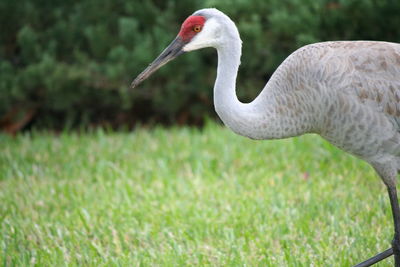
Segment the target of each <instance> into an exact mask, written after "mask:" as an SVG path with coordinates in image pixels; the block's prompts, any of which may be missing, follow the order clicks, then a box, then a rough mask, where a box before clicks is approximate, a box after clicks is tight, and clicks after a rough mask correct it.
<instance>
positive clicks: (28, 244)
mask: <svg viewBox="0 0 400 267" xmlns="http://www.w3.org/2000/svg"><path fill="white" fill-rule="evenodd" d="M0 149H1V150H0V151H1V152H0V265H5V266H33V265H36V266H78V265H79V266H350V265H352V264H355V263H358V262H360V261H362V260H365V259H366V258H368V257H370V256H373V255H374V254H375V253H377V252H380V251H382V250H384V249H387V248H388V247H389V246H390V241H391V238H392V218H391V212H390V206H389V201H388V197H387V195H386V190H385V187H384V185H383V183H382V182H381V181H380V180H379V179H378V178H377V176H376V175H375V174H374V172H373V170H372V168H371V167H369V166H368V165H367V164H366V163H364V162H362V161H360V160H358V159H356V158H354V157H352V156H350V155H348V154H345V153H343V152H341V151H339V150H338V149H336V148H334V147H333V146H331V145H330V144H328V143H327V142H325V141H324V140H322V139H321V138H320V137H318V136H316V135H307V136H303V137H300V138H293V139H287V140H279V141H252V140H248V139H245V138H243V137H240V136H237V135H235V134H233V133H231V132H230V131H229V130H228V129H226V128H224V127H222V126H218V125H216V124H214V123H209V124H208V125H207V126H206V127H205V128H204V129H203V130H198V129H193V128H172V129H164V128H161V127H160V128H155V129H153V130H145V129H139V130H137V131H135V132H132V133H113V132H111V133H107V132H104V131H95V132H93V133H86V134H74V133H72V134H71V133H65V134H61V135H60V136H54V135H53V134H49V133H33V134H24V135H20V136H17V137H16V138H11V137H8V136H4V135H3V136H0ZM392 264H393V261H392V259H390V260H386V261H385V262H383V263H381V264H380V265H377V266H392Z"/></svg>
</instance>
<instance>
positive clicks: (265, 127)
mask: <svg viewBox="0 0 400 267" xmlns="http://www.w3.org/2000/svg"><path fill="white" fill-rule="evenodd" d="M230 38H231V40H230V41H229V42H228V45H225V46H220V47H217V51H218V70H217V79H216V82H215V85H214V106H215V110H216V112H217V114H218V115H219V117H220V118H221V120H222V121H223V122H224V124H225V125H226V126H228V127H229V128H230V129H231V130H232V131H234V132H235V133H237V134H239V135H243V136H246V137H249V138H252V139H280V138H287V137H292V136H297V135H301V134H303V133H306V132H310V131H311V129H312V125H309V122H307V120H305V119H304V118H303V115H302V114H297V115H296V114H294V113H293V112H292V111H291V110H288V109H287V108H286V107H285V103H287V101H289V99H288V98H289V97H290V96H288V94H286V93H284V92H285V90H281V86H283V84H286V83H285V82H284V81H282V80H280V79H271V80H270V81H269V82H268V83H267V85H266V86H265V88H264V89H263V91H262V92H261V93H260V95H259V96H258V97H257V98H256V99H255V100H253V101H252V102H251V103H248V104H245V103H241V102H240V101H239V100H238V98H237V96H236V77H237V73H238V69H239V65H240V56H241V40H240V37H239V35H238V34H237V37H236V36H233V37H232V36H231V37H230ZM292 97H295V96H292ZM283 107H285V108H283ZM282 110H284V111H285V112H282ZM305 115H307V114H305ZM296 119H297V120H296Z"/></svg>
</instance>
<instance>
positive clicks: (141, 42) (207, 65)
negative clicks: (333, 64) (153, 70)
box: [0, 0, 400, 128]
mask: <svg viewBox="0 0 400 267" xmlns="http://www.w3.org/2000/svg"><path fill="white" fill-rule="evenodd" d="M204 7H216V8H218V9H220V10H222V11H224V12H225V13H226V14H228V15H229V16H230V17H231V18H232V19H233V20H234V21H235V22H236V23H237V26H238V27H239V30H240V32H241V36H242V40H243V41H244V43H243V57H242V62H243V63H242V68H241V72H240V75H239V80H238V88H239V89H238V94H239V97H240V98H241V99H242V100H243V101H249V100H251V99H252V98H253V97H255V96H256V95H257V93H258V92H259V91H260V90H261V88H262V87H263V85H264V83H265V82H266V81H267V79H268V78H269V76H270V75H271V74H272V72H273V71H274V69H275V68H276V67H277V66H278V65H279V63H280V62H282V60H283V59H284V58H285V57H286V56H288V55H289V54H290V53H291V52H292V51H294V50H295V49H297V48H299V47H300V46H302V45H305V44H308V43H312V42H318V41H324V40H349V39H371V40H372V39H373V40H386V41H393V42H399V41H400V28H399V27H398V25H400V16H399V15H398V14H400V2H399V1H397V0H380V1H379V0H368V1H367V0H341V1H339V0H337V1H328V0H319V1H317V0H268V1H266V0H257V1H248V0H233V1H231V0H230V1H228V0H219V1H217V0H207V1H200V0H191V1H178V0H163V1H159V0H153V1H127V0H124V1H123V0H81V1H78V0H75V1H72V0H71V1H60V0H51V1H50V0H34V1H28V0H18V1H14V0H2V1H0V15H1V16H0V25H1V34H0V119H1V117H2V115H1V114H6V113H9V111H10V110H13V109H17V110H18V109H20V110H24V109H26V108H30V107H33V108H34V109H35V110H36V111H37V112H36V113H35V116H34V117H33V124H34V125H36V126H37V127H57V128H60V127H65V126H66V125H69V126H77V125H82V124H83V125H86V124H90V125H99V124H104V123H107V124H111V125H113V126H117V125H121V124H133V123H135V122H137V121H154V122H167V123H172V122H176V121H178V122H189V123H200V122H201V121H202V119H203V118H204V116H205V115H212V114H213V109H212V89H211V88H212V85H213V82H214V78H215V68H216V55H215V51H213V50H212V49H207V50H205V51H203V52H197V53H196V52H195V53H191V54H186V55H183V56H181V57H180V58H178V59H177V60H175V61H174V62H171V63H170V64H169V65H168V66H166V67H164V68H162V69H160V70H159V71H158V72H157V74H155V75H154V77H152V78H151V79H149V80H148V81H146V82H145V83H143V84H142V85H141V86H140V87H139V88H138V89H136V90H135V91H128V90H127V88H128V86H129V84H130V82H131V80H132V79H133V78H134V77H135V76H136V75H137V74H138V73H140V72H141V71H142V70H143V69H144V68H145V67H146V66H147V64H148V63H150V62H151V61H152V60H153V59H154V58H155V57H156V56H157V55H158V54H159V53H160V52H161V51H162V50H163V48H164V47H165V46H166V45H168V44H169V42H170V41H171V40H172V39H173V38H174V37H175V35H176V34H177V32H178V30H179V27H180V24H181V22H182V21H183V20H184V19H185V18H186V17H187V16H188V15H190V14H191V13H192V12H194V11H195V10H197V9H200V8H204Z"/></svg>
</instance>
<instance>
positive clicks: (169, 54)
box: [130, 36, 186, 89]
mask: <svg viewBox="0 0 400 267" xmlns="http://www.w3.org/2000/svg"><path fill="white" fill-rule="evenodd" d="M185 44H186V43H185V42H184V41H183V40H182V38H181V37H179V36H178V37H176V38H175V40H173V41H172V43H171V44H170V45H169V46H168V47H167V48H165V50H164V51H163V52H162V53H161V54H160V55H159V56H158V57H157V58H156V59H155V60H154V61H153V62H152V63H151V64H150V65H149V66H148V67H147V68H146V69H145V70H144V71H143V72H142V73H140V74H139V75H138V76H137V77H136V79H135V80H133V82H132V83H131V86H130V88H131V89H133V88H135V87H136V86H137V85H139V84H140V83H141V82H142V81H144V80H146V79H147V78H148V77H149V76H150V75H151V74H153V73H154V72H155V71H156V70H158V69H159V68H161V67H162V66H164V65H165V64H167V63H168V62H169V61H171V60H173V59H174V58H176V57H177V56H179V55H181V54H183V53H184V51H183V50H182V48H183V47H184V46H185Z"/></svg>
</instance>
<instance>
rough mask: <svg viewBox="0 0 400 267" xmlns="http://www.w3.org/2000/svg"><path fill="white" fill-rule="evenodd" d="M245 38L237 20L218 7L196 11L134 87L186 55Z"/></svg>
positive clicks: (238, 41) (134, 82)
mask: <svg viewBox="0 0 400 267" xmlns="http://www.w3.org/2000/svg"><path fill="white" fill-rule="evenodd" d="M233 43H239V45H241V40H240V37H239V32H238V30H237V28H236V26H235V24H234V22H233V21H232V20H231V19H230V18H229V17H228V16H226V15H225V14H224V13H222V12H221V11H219V10H217V9H215V8H206V9H201V10H198V11H196V12H194V13H193V14H192V15H191V16H189V17H188V18H187V19H186V20H185V21H184V22H183V23H182V26H181V30H180V31H179V33H178V36H177V37H176V38H175V40H174V41H172V43H171V44H170V45H169V46H168V47H167V48H166V49H165V50H164V51H163V52H162V53H161V54H160V55H159V56H158V57H157V58H156V59H155V60H154V61H153V63H151V64H150V65H149V66H148V67H147V68H146V69H145V70H144V71H143V72H142V73H141V74H139V76H138V77H137V78H136V79H135V80H134V81H133V82H132V84H131V88H133V87H135V86H137V85H138V84H139V83H140V82H142V81H144V80H145V79H146V78H148V77H149V76H150V75H151V74H152V73H154V72H155V71H156V70H157V69H159V68H160V67H161V66H163V65H165V64H166V63H168V62H169V61H171V60H172V59H174V58H176V57H177V56H179V55H181V54H183V53H184V52H189V51H193V50H197V49H201V48H205V47H214V48H216V49H219V48H220V47H224V46H229V45H232V44H233Z"/></svg>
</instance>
